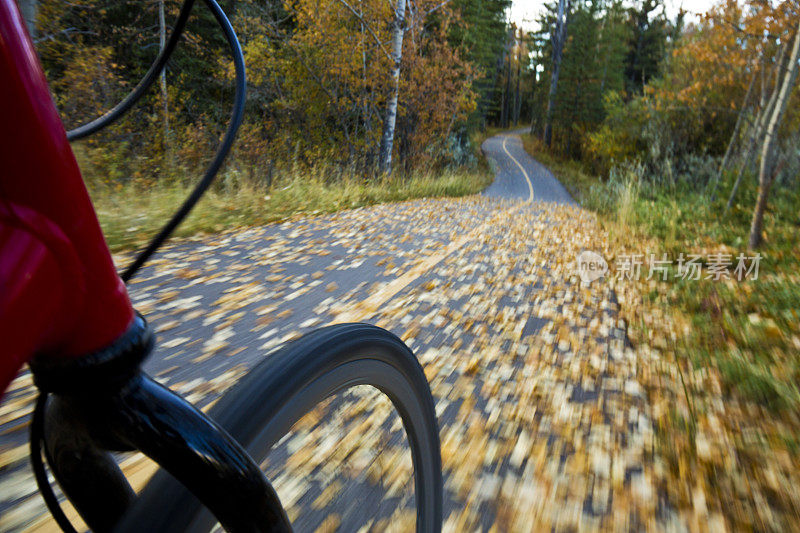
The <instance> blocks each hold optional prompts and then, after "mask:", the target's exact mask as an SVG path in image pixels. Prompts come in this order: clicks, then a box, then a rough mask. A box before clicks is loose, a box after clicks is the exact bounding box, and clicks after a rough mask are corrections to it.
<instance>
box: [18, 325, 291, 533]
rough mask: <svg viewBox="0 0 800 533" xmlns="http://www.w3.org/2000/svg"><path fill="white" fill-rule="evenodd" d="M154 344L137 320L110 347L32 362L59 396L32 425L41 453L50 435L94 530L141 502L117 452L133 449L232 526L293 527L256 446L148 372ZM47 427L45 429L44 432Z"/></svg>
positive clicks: (43, 385)
mask: <svg viewBox="0 0 800 533" xmlns="http://www.w3.org/2000/svg"><path fill="white" fill-rule="evenodd" d="M152 344H153V340H152V335H151V334H150V332H149V329H148V328H147V326H146V324H145V322H144V320H143V319H142V318H141V317H137V319H136V320H135V321H134V324H133V326H132V327H131V329H130V330H129V331H128V332H127V333H126V334H125V335H124V336H123V337H122V338H121V339H120V341H118V342H117V343H115V344H114V345H112V347H110V348H109V349H107V350H105V351H103V352H98V353H97V354H94V355H92V356H89V357H87V358H83V359H79V360H72V361H53V360H47V361H46V362H39V361H35V360H34V361H32V363H31V369H32V371H33V374H34V380H35V381H36V384H37V386H39V387H40V389H41V390H42V391H44V392H43V394H47V393H48V392H49V393H50V397H49V398H48V399H47V400H44V399H43V400H42V402H41V403H42V405H41V406H37V412H36V413H35V420H34V423H33V424H32V425H31V431H32V435H31V447H32V449H31V452H32V456H34V455H36V454H38V453H41V452H40V449H39V442H40V438H41V437H43V440H44V442H45V450H44V451H45V457H46V458H47V460H48V463H49V465H50V467H51V469H52V470H53V473H54V475H55V478H56V479H57V480H58V482H59V484H60V485H61V487H62V489H63V490H64V493H65V494H66V495H67V497H68V498H69V500H70V501H71V502H72V503H73V504H74V506H75V508H76V509H77V510H78V512H79V513H80V515H81V517H82V518H83V519H84V520H85V521H86V524H87V525H88V526H89V527H90V528H91V529H92V530H94V531H111V530H113V529H114V528H115V527H116V526H117V524H118V523H119V521H120V519H121V518H122V517H123V516H124V514H125V511H126V510H127V509H128V508H129V507H130V506H131V505H132V504H133V503H134V501H135V494H134V492H133V490H132V489H131V487H130V485H129V484H128V482H127V480H126V479H125V477H124V475H123V474H122V472H121V471H120V469H119V467H118V466H117V464H116V462H115V461H114V459H113V456H112V454H111V452H113V451H131V450H139V451H141V452H143V453H144V454H145V455H147V456H148V457H150V458H151V459H153V460H154V461H155V462H156V463H158V464H159V465H160V466H161V467H163V468H164V469H165V470H166V471H167V472H169V474H170V475H172V476H173V477H174V478H175V479H177V480H178V481H180V482H181V483H182V484H183V485H184V486H185V487H186V488H187V489H188V490H189V491H191V492H192V494H194V495H195V496H196V497H197V498H198V499H199V500H200V501H201V502H202V503H203V504H204V505H205V506H206V507H207V508H208V509H209V510H210V511H211V512H212V513H213V514H214V516H215V517H216V518H217V520H219V522H220V524H221V525H222V526H223V527H224V528H225V529H226V530H228V531H235V532H238V531H247V532H250V531H276V532H277V531H291V526H290V524H289V521H288V518H287V517H286V514H285V512H284V510H283V507H282V506H281V504H280V501H279V499H278V496H277V494H276V493H275V491H274V489H273V488H272V486H271V485H270V483H269V481H267V479H266V477H265V476H264V474H263V473H262V472H261V470H260V468H259V466H258V465H257V464H255V462H254V461H253V460H252V459H251V458H250V456H249V455H248V454H247V452H246V451H245V450H244V449H243V448H242V447H241V446H240V445H239V444H238V443H237V442H235V441H234V440H233V439H232V438H231V437H230V436H229V435H228V434H227V432H225V430H224V429H222V428H221V427H219V426H218V425H217V424H215V423H214V422H213V421H211V420H210V419H209V418H207V417H206V416H205V415H204V414H203V413H202V412H200V411H199V410H197V409H196V408H195V407H194V406H192V405H191V404H190V403H188V402H187V401H186V400H184V399H183V398H181V397H180V396H178V395H177V394H175V393H173V392H171V391H170V390H169V389H167V388H165V387H163V386H161V385H160V384H158V383H156V382H155V381H154V380H153V379H151V378H150V377H149V376H147V375H146V374H144V373H142V372H141V370H140V368H139V363H140V362H141V360H142V359H143V358H144V356H145V355H146V354H147V352H149V350H150V349H151V347H152ZM101 374H102V378H103V379H99V378H100V377H101V376H100V375H101ZM66 375H69V377H70V378H72V379H64V378H65V377H66ZM43 398H45V396H43ZM37 416H38V417H40V418H39V419H38V420H37V419H36V417H37ZM38 428H41V430H43V431H42V435H36V434H35V433H36V431H37V429H38ZM162 503H163V507H162V509H153V512H159V511H161V512H163V511H165V510H166V512H169V507H170V503H171V502H162ZM186 526H187V528H189V527H191V524H187V525H186Z"/></svg>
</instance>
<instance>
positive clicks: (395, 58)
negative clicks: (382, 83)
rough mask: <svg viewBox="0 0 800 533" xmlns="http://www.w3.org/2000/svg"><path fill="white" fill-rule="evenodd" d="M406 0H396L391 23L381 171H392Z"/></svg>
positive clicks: (380, 154) (380, 153)
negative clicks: (389, 65)
mask: <svg viewBox="0 0 800 533" xmlns="http://www.w3.org/2000/svg"><path fill="white" fill-rule="evenodd" d="M405 17H406V0H397V4H396V5H395V9H394V22H393V24H392V48H391V51H390V53H391V58H392V70H391V80H392V82H391V83H392V92H391V94H390V95H389V101H388V102H386V115H385V117H384V119H383V134H382V135H381V146H380V150H379V156H378V157H379V163H378V164H379V170H380V172H381V173H382V174H383V173H389V172H391V171H392V147H393V145H394V129H395V123H396V122H397V99H398V97H399V95H400V61H401V59H402V57H403V34H404V33H405Z"/></svg>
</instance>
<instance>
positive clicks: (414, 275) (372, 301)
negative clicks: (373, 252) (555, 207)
mask: <svg viewBox="0 0 800 533" xmlns="http://www.w3.org/2000/svg"><path fill="white" fill-rule="evenodd" d="M523 205H524V204H519V205H516V206H514V207H513V208H511V209H509V210H508V211H503V212H501V213H498V214H497V215H495V216H493V217H492V218H491V219H489V220H488V221H486V222H484V223H483V224H481V225H480V226H478V227H477V228H475V229H474V230H472V231H471V232H469V233H467V234H466V235H462V236H461V237H459V238H457V239H456V240H454V241H453V242H451V243H450V244H449V245H448V246H447V247H446V248H445V249H444V250H442V251H441V252H439V253H436V254H431V255H429V256H428V257H426V258H425V259H423V260H422V261H421V262H419V263H417V264H416V265H414V266H413V267H411V268H410V269H409V270H408V271H407V272H406V273H404V274H402V275H401V276H399V277H397V278H395V279H394V280H392V281H390V282H389V283H388V284H387V285H386V286H385V287H383V288H381V289H380V290H378V291H376V292H375V293H373V294H372V295H370V296H369V297H368V298H365V299H364V300H361V301H360V302H358V303H356V304H355V305H354V306H353V307H352V308H351V309H348V310H347V311H342V312H341V313H338V314H337V315H336V316H335V317H334V319H333V321H332V322H331V323H332V324H341V323H345V322H362V321H364V320H366V319H367V318H369V317H371V316H373V315H375V314H376V313H377V312H378V310H379V309H380V308H381V306H383V305H384V304H386V303H387V302H388V301H389V300H391V299H392V298H394V297H395V296H396V295H397V293H399V292H400V291H402V290H403V289H405V288H406V287H407V286H408V285H409V284H411V283H412V282H414V281H416V280H417V279H419V278H420V277H421V276H422V275H423V274H427V273H429V272H430V271H431V270H433V268H434V267H435V266H436V265H438V264H439V263H441V262H442V261H443V260H444V259H445V258H446V257H447V256H449V255H450V254H452V253H453V252H455V251H456V250H458V249H459V248H461V247H463V246H464V245H465V244H466V243H468V242H469V241H471V240H474V239H476V238H477V237H478V235H480V234H481V233H482V232H484V231H486V230H487V229H488V228H490V227H492V226H493V225H494V224H495V223H496V222H497V219H498V218H501V217H510V216H513V215H514V213H516V212H517V211H519V210H520V209H521V208H522V206H523Z"/></svg>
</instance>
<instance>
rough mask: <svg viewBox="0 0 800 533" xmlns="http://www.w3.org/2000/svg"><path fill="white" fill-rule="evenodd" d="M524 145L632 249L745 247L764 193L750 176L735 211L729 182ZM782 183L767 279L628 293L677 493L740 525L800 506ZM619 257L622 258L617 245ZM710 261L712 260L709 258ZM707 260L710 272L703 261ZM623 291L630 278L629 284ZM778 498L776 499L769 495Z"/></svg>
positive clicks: (794, 290)
mask: <svg viewBox="0 0 800 533" xmlns="http://www.w3.org/2000/svg"><path fill="white" fill-rule="evenodd" d="M523 144H524V146H525V148H526V150H527V151H528V152H529V153H530V154H531V155H532V156H533V157H535V158H536V159H538V160H539V161H541V162H542V163H543V164H544V165H546V166H548V167H549V168H550V169H551V170H552V171H553V173H554V174H555V175H556V176H557V177H558V178H559V180H561V181H562V183H564V185H565V187H566V188H567V189H568V190H569V191H570V193H571V194H572V195H573V197H574V198H575V199H576V200H577V201H578V202H579V203H581V205H582V206H584V207H585V208H587V209H589V210H592V211H594V212H596V213H597V214H598V215H599V219H600V221H601V223H602V224H603V225H604V227H605V228H606V229H607V230H608V233H609V237H610V239H611V242H612V247H613V249H614V250H616V251H617V256H619V255H621V254H631V253H641V254H649V253H651V252H652V253H655V254H656V255H657V256H660V255H661V254H662V253H667V254H668V258H669V259H671V260H672V261H673V262H674V261H675V259H676V258H677V257H678V255H679V254H680V253H684V254H692V253H694V254H700V255H702V256H703V258H704V259H707V258H708V255H709V254H710V253H722V254H730V255H731V256H732V257H733V258H734V265H733V266H731V269H733V268H734V266H735V257H736V256H737V255H738V254H739V253H740V252H741V253H744V254H745V255H752V252H748V251H747V250H746V244H747V235H748V231H749V226H750V219H751V216H752V209H753V205H754V203H755V194H756V190H755V189H756V187H755V179H754V178H753V177H751V178H750V179H749V180H747V181H748V183H747V184H746V185H743V190H742V191H740V194H739V196H738V197H737V202H736V204H735V205H734V206H733V208H732V209H731V210H730V211H728V212H727V213H725V212H724V208H725V202H726V200H727V194H728V191H730V188H731V183H730V182H729V181H727V180H726V182H725V183H722V184H721V185H720V188H719V190H720V192H721V194H720V196H721V197H722V198H719V199H717V200H716V201H710V200H709V199H708V197H707V196H706V195H705V194H701V193H698V192H696V191H693V190H691V189H690V188H689V187H686V186H683V187H682V186H681V184H680V182H678V183H677V184H675V185H672V186H669V187H664V186H660V187H655V186H651V185H648V184H646V183H643V182H642V180H641V179H637V177H636V175H635V173H629V175H628V176H624V175H623V176H621V177H620V176H619V175H618V176H617V178H616V179H611V180H601V179H599V178H598V177H596V176H593V175H592V174H591V173H589V172H587V171H586V170H584V168H582V166H581V165H580V164H579V163H576V162H574V161H565V160H563V159H559V158H558V157H556V156H554V155H553V154H551V153H549V152H548V151H547V150H546V149H544V147H543V145H542V144H541V143H540V142H539V141H537V140H536V139H534V138H532V137H530V136H527V135H525V136H523ZM798 196H800V195H798V192H797V191H796V190H787V189H786V188H784V189H782V190H781V189H779V188H775V189H773V193H772V196H771V198H770V206H769V208H768V212H767V214H766V218H765V243H764V245H763V247H762V248H761V249H759V250H758V252H760V253H761V255H762V256H763V259H762V260H761V263H760V269H759V277H758V280H756V281H753V280H747V281H743V282H738V281H736V280H723V281H713V280H705V279H700V280H680V279H677V280H676V279H674V274H675V273H676V272H675V271H676V268H675V265H674V264H673V266H672V270H671V271H670V276H669V280H668V281H666V282H657V281H653V280H650V281H647V280H642V281H640V282H638V286H637V287H635V291H636V294H637V295H638V296H637V298H634V299H633V300H637V301H629V302H628V304H629V305H628V307H629V315H628V316H627V318H628V320H629V335H630V337H631V340H632V342H633V343H634V344H635V345H636V344H638V345H639V348H641V347H647V348H648V349H651V350H654V351H656V352H657V353H660V354H661V356H660V357H659V358H658V360H659V361H660V363H659V364H664V363H665V362H666V366H663V367H659V368H651V369H649V370H648V371H647V372H643V375H644V378H643V379H645V380H649V395H650V400H651V404H652V405H653V409H654V417H655V418H656V429H657V436H658V441H659V444H660V446H659V449H660V452H661V454H662V456H663V457H664V458H665V460H666V461H667V466H668V467H669V471H670V472H671V473H672V475H673V476H674V477H673V479H672V485H673V486H671V487H667V488H666V489H665V490H666V491H667V492H669V493H671V494H670V495H671V499H672V500H673V502H675V501H677V502H678V503H677V504H678V505H685V506H686V508H691V509H692V512H694V513H697V512H698V510H697V507H698V505H700V504H699V503H698V497H699V496H698V494H699V493H698V492H697V491H698V490H699V489H702V492H703V493H704V496H703V498H704V499H703V502H702V506H704V507H706V508H707V511H708V515H709V516H710V517H711V519H713V518H714V516H724V517H725V520H726V521H727V523H728V525H729V527H731V528H732V529H734V530H737V529H741V528H745V529H756V530H776V529H778V530H780V529H784V528H785V527H791V525H792V524H796V523H797V520H798V517H800V492H799V491H798V488H797V487H798V485H800V355H799V354H800V316H798V313H800V275H799V274H798V272H800V246H798V234H800V218H799V217H800V215H799V213H800V199H799V198H798ZM607 259H608V260H609V265H611V266H612V268H613V264H614V261H613V258H607ZM704 266H708V265H707V264H706V265H704ZM703 274H704V275H705V274H706V271H705V270H704V272H703ZM618 290H620V291H624V290H625V289H623V288H621V289H618ZM767 502H768V504H767Z"/></svg>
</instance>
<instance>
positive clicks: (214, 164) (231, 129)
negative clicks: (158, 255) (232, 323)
mask: <svg viewBox="0 0 800 533" xmlns="http://www.w3.org/2000/svg"><path fill="white" fill-rule="evenodd" d="M203 1H204V2H205V4H206V6H208V8H209V9H210V10H211V12H212V13H213V14H214V18H216V19H217V22H218V23H219V25H220V26H221V27H222V31H223V32H224V33H225V38H226V39H227V41H228V45H229V46H230V48H231V53H232V54H233V64H234V68H235V70H236V82H235V86H236V92H235V93H234V97H233V111H232V113H231V120H230V122H229V123H228V129H227V130H226V131H225V135H224V136H223V138H222V142H221V143H220V145H219V148H217V153H216V154H215V155H214V159H213V160H212V161H211V164H210V165H209V166H208V168H207V169H206V173H205V175H204V176H203V179H201V180H200V182H198V184H197V185H195V188H194V190H193V191H192V193H191V194H190V195H189V197H188V198H187V199H186V200H185V201H184V202H183V205H181V207H180V208H179V209H178V211H177V212H176V213H175V214H174V215H172V218H171V219H170V220H169V222H167V223H166V225H164V227H163V228H162V229H161V231H160V232H159V233H158V235H156V236H155V237H153V240H152V241H150V244H148V245H147V248H145V249H144V250H142V251H141V252H139V255H138V256H137V257H136V259H135V260H134V261H133V263H131V265H130V266H128V268H127V269H125V272H123V273H122V280H123V281H124V282H126V283H127V282H128V280H130V279H131V278H132V277H133V275H134V274H136V271H137V270H139V268H140V267H141V266H142V265H143V264H144V263H145V262H146V261H147V260H148V259H149V258H150V256H151V255H153V253H155V251H156V250H157V249H158V248H159V246H161V245H162V244H163V243H164V241H165V240H167V238H169V236H170V235H171V234H172V232H173V231H174V230H175V228H176V227H177V226H178V224H180V223H181V222H182V221H183V219H184V218H186V216H187V215H188V214H189V212H190V211H191V210H192V208H193V207H194V206H195V204H196V203H197V202H198V200H200V197H201V196H203V193H204V192H206V190H207V189H208V187H209V185H211V182H212V181H214V177H215V176H216V175H217V172H218V171H219V169H220V167H221V166H222V162H223V161H224V160H225V157H226V156H227V155H228V152H229V151H230V149H231V146H232V145H233V140H234V138H235V137H236V131H237V130H238V129H239V125H240V124H241V123H242V115H243V114H244V100H245V90H246V88H247V81H246V78H245V72H244V55H243V54H242V47H241V45H240V44H239V39H238V38H237V37H236V32H235V31H234V30H233V26H231V23H230V21H229V20H228V17H227V16H225V13H224V12H223V11H222V8H221V7H219V4H217V2H216V1H215V0H203Z"/></svg>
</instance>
